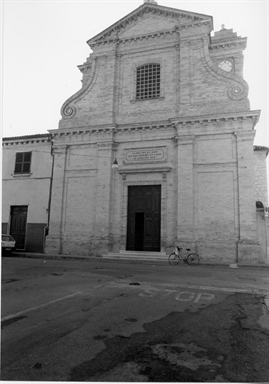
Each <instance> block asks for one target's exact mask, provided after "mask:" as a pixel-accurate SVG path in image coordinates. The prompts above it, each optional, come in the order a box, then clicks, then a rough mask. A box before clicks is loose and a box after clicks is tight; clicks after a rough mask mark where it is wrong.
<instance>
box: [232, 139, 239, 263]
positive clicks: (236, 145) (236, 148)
mask: <svg viewBox="0 0 269 384" xmlns="http://www.w3.org/2000/svg"><path fill="white" fill-rule="evenodd" d="M233 135H234V137H235V154H236V178H237V206H238V241H237V244H236V260H235V262H236V266H235V265H234V264H230V266H231V267H232V265H234V266H233V268H236V267H237V263H238V242H239V240H240V238H241V233H240V230H241V229H240V194H239V192H240V190H239V166H238V142H237V134H236V132H233Z"/></svg>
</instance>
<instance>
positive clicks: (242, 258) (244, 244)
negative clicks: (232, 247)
mask: <svg viewBox="0 0 269 384" xmlns="http://www.w3.org/2000/svg"><path fill="white" fill-rule="evenodd" d="M238 263H248V264H254V265H255V264H256V265H257V264H264V262H263V261H262V257H261V247H260V244H259V243H257V242H254V241H252V240H247V239H246V240H239V241H238Z"/></svg>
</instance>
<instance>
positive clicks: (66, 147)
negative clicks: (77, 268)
mask: <svg viewBox="0 0 269 384" xmlns="http://www.w3.org/2000/svg"><path fill="white" fill-rule="evenodd" d="M68 148H69V145H66V146H65V154H64V170H63V189H62V204H61V222H60V245H59V254H60V255H61V254H62V253H63V221H64V204H65V198H64V195H65V183H66V163H67V151H68Z"/></svg>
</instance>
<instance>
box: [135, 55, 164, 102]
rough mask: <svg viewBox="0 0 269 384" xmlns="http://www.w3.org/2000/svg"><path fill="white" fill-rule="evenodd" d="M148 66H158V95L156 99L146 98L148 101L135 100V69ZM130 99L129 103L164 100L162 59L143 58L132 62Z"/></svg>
mask: <svg viewBox="0 0 269 384" xmlns="http://www.w3.org/2000/svg"><path fill="white" fill-rule="evenodd" d="M150 64H153V65H154V64H157V65H160V95H159V96H158V97H153V98H148V99H144V98H143V99H137V98H136V90H137V69H138V68H140V67H143V66H144V65H150ZM132 77H133V82H132V90H131V94H132V99H131V100H130V102H131V103H137V102H153V101H162V100H164V98H165V92H164V85H165V66H164V59H163V58H162V57H155V58H154V57H152V58H147V59H146V58H145V59H141V58H139V60H137V61H134V63H133V65H132Z"/></svg>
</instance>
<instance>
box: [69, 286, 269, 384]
mask: <svg viewBox="0 0 269 384" xmlns="http://www.w3.org/2000/svg"><path fill="white" fill-rule="evenodd" d="M263 306H265V304H264V296H262V295H255V296H254V295H250V294H242V293H235V294H233V295H230V296H228V297H226V298H225V299H224V300H223V301H222V302H220V303H217V304H211V305H209V306H207V307H206V308H201V309H199V310H198V311H197V312H193V311H189V310H185V311H184V312H172V313H170V314H169V315H167V316H165V317H163V318H161V319H159V320H156V321H153V322H151V323H146V324H144V330H145V332H139V333H134V334H133V335H131V336H130V337H123V336H121V335H118V336H116V337H112V338H110V337H109V334H108V335H106V336H105V337H103V338H102V340H103V342H104V343H105V345H106V348H105V349H104V350H103V351H102V352H100V353H99V354H98V355H97V356H96V357H95V358H94V359H92V360H89V361H84V362H83V363H82V364H80V365H78V366H76V367H74V368H73V369H71V371H70V376H69V379H70V380H71V381H107V382H111V381H121V382H122V381H129V382H133V381H137V382H140V381H150V382H204V381H207V382H208V381H209V382H261V381H263V382H266V381H267V380H268V377H269V364H268V363H269V359H268V348H269V329H268V328H267V326H266V324H265V325H263V324H262V321H260V319H262V318H263V315H264V313H263V310H262V308H263Z"/></svg>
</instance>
